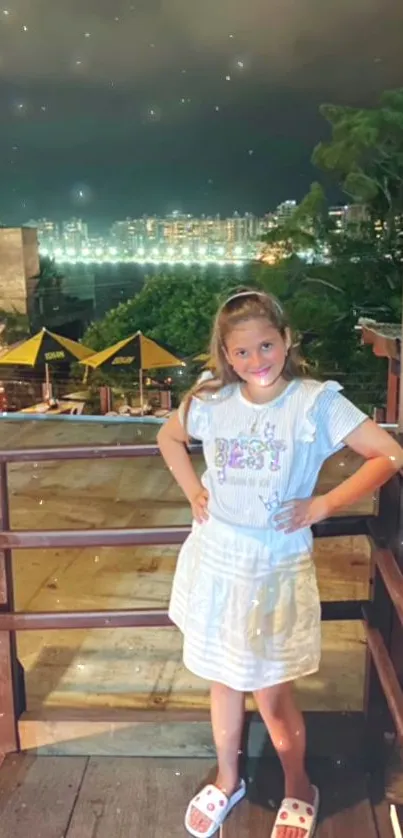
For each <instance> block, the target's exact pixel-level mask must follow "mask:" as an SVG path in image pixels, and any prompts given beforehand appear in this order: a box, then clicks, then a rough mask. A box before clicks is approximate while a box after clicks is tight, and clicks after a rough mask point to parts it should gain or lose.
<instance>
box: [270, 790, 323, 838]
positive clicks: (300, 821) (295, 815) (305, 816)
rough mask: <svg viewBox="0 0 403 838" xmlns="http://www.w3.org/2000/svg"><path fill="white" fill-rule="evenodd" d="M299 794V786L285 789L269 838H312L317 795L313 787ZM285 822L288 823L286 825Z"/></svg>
mask: <svg viewBox="0 0 403 838" xmlns="http://www.w3.org/2000/svg"><path fill="white" fill-rule="evenodd" d="M304 786H305V791H304V793H303V794H301V793H300V789H301V786H296V787H294V789H292V791H291V790H290V789H289V788H287V793H286V797H285V798H284V800H283V802H282V804H281V807H280V810H279V813H278V815H277V818H276V823H275V826H274V828H273V832H272V835H271V838H313V835H314V831H315V827H316V820H317V814H318V807H319V793H318V790H317V789H316V788H315V787H314V786H309V788H308V789H307V788H306V784H304ZM287 821H290V823H288V824H287Z"/></svg>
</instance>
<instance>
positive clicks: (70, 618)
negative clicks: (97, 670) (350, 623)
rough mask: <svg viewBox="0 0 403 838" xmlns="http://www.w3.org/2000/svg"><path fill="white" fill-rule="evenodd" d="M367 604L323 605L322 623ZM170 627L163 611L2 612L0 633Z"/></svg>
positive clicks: (356, 616)
mask: <svg viewBox="0 0 403 838" xmlns="http://www.w3.org/2000/svg"><path fill="white" fill-rule="evenodd" d="M367 604H368V603H366V602H363V601H352V602H339V601H336V602H324V603H322V620H325V621H331V620H334V621H337V620H362V609H363V607H365V606H366V605H367ZM168 626H173V623H172V622H171V620H170V619H169V617H168V612H167V610H166V609H164V608H154V609H152V610H147V609H137V608H133V609H130V610H129V609H125V610H118V611H33V612H24V611H20V612H18V611H17V612H14V613H9V614H7V613H1V611H0V631H43V630H45V629H96V628H100V629H105V628H166V627H168Z"/></svg>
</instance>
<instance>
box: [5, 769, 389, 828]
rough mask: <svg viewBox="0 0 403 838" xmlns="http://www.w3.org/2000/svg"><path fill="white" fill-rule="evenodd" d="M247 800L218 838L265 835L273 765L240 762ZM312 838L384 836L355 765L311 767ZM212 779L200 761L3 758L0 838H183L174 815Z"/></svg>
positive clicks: (275, 773)
mask: <svg viewBox="0 0 403 838" xmlns="http://www.w3.org/2000/svg"><path fill="white" fill-rule="evenodd" d="M246 774H247V781H248V794H247V798H246V800H245V801H243V802H242V803H241V804H240V805H239V806H238V807H237V809H236V810H235V811H234V812H233V813H232V814H231V816H230V817H229V819H228V821H227V822H226V823H225V824H224V827H223V829H222V831H221V833H220V836H221V838H260V836H262V838H269V836H270V833H271V828H272V826H273V823H274V818H275V808H276V805H277V804H278V801H279V799H281V784H280V775H279V770H278V768H277V765H276V764H275V763H273V762H272V761H270V762H267V761H265V762H261V761H259V760H253V761H250V762H249V764H248V765H247V772H246ZM311 774H312V779H313V780H314V781H316V782H317V783H318V785H319V787H320V791H321V812H320V818H319V826H318V829H317V832H316V838H393V830H392V826H391V820H390V812H389V806H388V804H387V803H386V802H385V800H384V799H383V794H382V791H380V790H379V788H378V790H377V789H376V784H374V782H371V778H369V777H368V775H367V774H366V773H365V772H364V771H363V770H359V769H358V767H357V766H355V767H354V766H353V765H350V766H347V765H346V764H339V762H338V761H337V760H336V761H333V762H330V761H329V760H322V761H320V760H316V762H315V763H314V764H313V765H312V766H311ZM213 778H214V764H213V762H212V761H210V760H206V759H204V760H201V759H192V760H189V759H152V758H151V759H138V758H122V757H118V758H114V757H91V758H85V757H32V756H27V755H23V754H21V755H15V756H10V757H8V758H7V759H6V760H5V761H4V763H3V765H2V768H1V769H0V838H10V836H13V838H27V836H28V835H32V836H34V838H111V836H113V838H129V836H130V838H185V835H186V832H185V830H184V827H183V815H184V811H185V808H186V805H187V803H188V801H189V799H190V798H191V797H192V796H193V794H194V793H195V792H196V790H198V788H199V787H200V786H201V785H202V784H204V783H205V782H206V781H209V780H211V779H213Z"/></svg>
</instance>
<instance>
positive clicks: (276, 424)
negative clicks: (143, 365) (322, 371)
mask: <svg viewBox="0 0 403 838" xmlns="http://www.w3.org/2000/svg"><path fill="white" fill-rule="evenodd" d="M340 390H342V387H341V385H340V384H338V383H337V382H336V381H326V382H324V383H320V382H318V381H314V380H311V379H294V380H293V381H292V382H290V384H289V385H288V386H287V387H286V389H285V390H284V391H283V392H282V393H281V395H280V396H278V397H277V398H276V399H273V400H272V401H270V402H268V403H266V404H254V403H252V402H250V401H248V400H247V399H246V398H245V397H244V396H243V394H242V392H241V388H240V385H239V384H234V385H230V386H228V387H225V388H223V389H222V390H221V391H219V392H218V393H217V394H214V395H212V394H208V393H205V394H204V393H203V394H201V395H200V397H198V398H193V399H192V401H191V405H190V410H189V414H188V420H187V430H188V433H189V435H190V436H191V437H193V438H195V439H197V440H201V442H202V443H203V453H204V457H205V461H206V471H205V472H204V474H203V477H202V482H203V485H204V486H205V487H206V488H207V489H208V492H209V495H210V502H209V511H210V514H211V515H213V516H214V517H215V518H218V519H219V520H222V521H225V522H227V523H229V524H234V525H235V526H242V527H258V528H265V529H267V528H270V526H271V520H272V517H273V515H274V514H275V513H276V511H277V510H278V508H279V507H280V506H281V504H282V503H284V502H285V501H287V500H293V499H296V498H307V497H310V496H311V494H312V492H313V490H314V488H315V485H316V482H317V479H318V475H319V471H320V469H321V467H322V465H323V463H324V461H325V460H326V459H327V458H328V457H330V456H331V455H332V454H334V453H335V452H336V451H338V450H340V449H341V448H342V447H343V444H344V442H343V441H344V440H345V438H346V437H347V436H348V434H350V433H351V432H352V431H353V430H354V429H355V428H357V427H358V425H360V424H361V423H362V422H363V421H365V420H366V419H367V418H368V417H367V416H366V414H365V413H363V412H362V411H361V410H359V409H358V408H357V407H355V405H353V404H352V403H351V402H350V401H349V400H348V399H346V398H345V397H344V396H343V395H341V393H340ZM179 418H180V420H181V422H182V423H183V405H182V406H181V407H180V408H179Z"/></svg>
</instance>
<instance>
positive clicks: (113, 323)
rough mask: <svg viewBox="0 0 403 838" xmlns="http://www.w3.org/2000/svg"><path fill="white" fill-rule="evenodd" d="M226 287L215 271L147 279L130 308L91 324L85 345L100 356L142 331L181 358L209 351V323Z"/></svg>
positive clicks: (125, 306) (123, 306)
mask: <svg viewBox="0 0 403 838" xmlns="http://www.w3.org/2000/svg"><path fill="white" fill-rule="evenodd" d="M226 289H228V291H230V288H228V283H227V280H226V279H222V278H220V277H219V276H217V274H213V273H212V272H207V271H206V272H205V273H204V274H201V273H195V274H194V273H193V272H191V271H181V272H179V273H178V274H174V273H169V274H168V273H163V274H159V275H157V276H153V277H149V278H148V279H146V281H145V284H144V286H143V288H142V290H141V291H140V292H139V293H138V294H136V296H135V297H134V298H133V299H132V300H129V301H128V302H127V303H121V304H120V305H119V306H118V307H117V308H115V309H112V310H111V311H109V312H108V313H107V315H106V316H105V317H104V319H103V320H101V321H98V322H95V323H92V324H91V326H90V327H89V329H88V330H87V332H86V334H85V335H84V338H83V343H85V344H86V345H88V346H91V347H93V348H94V350H96V351H98V350H100V349H103V348H105V347H106V346H109V345H111V344H113V343H116V342H117V341H118V340H123V338H126V337H129V336H130V335H132V334H133V333H134V332H136V331H137V330H139V329H140V331H142V332H143V333H144V334H145V335H147V336H148V337H151V338H153V339H154V340H156V341H161V342H162V343H164V344H166V345H168V346H170V347H173V348H174V349H175V350H176V351H177V352H179V353H180V354H181V355H183V356H190V355H192V354H195V353H197V352H200V351H202V350H203V349H206V348H207V345H208V341H209V336H210V331H211V323H212V319H213V316H214V313H215V312H216V310H217V307H218V305H219V302H220V301H221V299H222V298H223V295H224V294H225V291H226Z"/></svg>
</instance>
